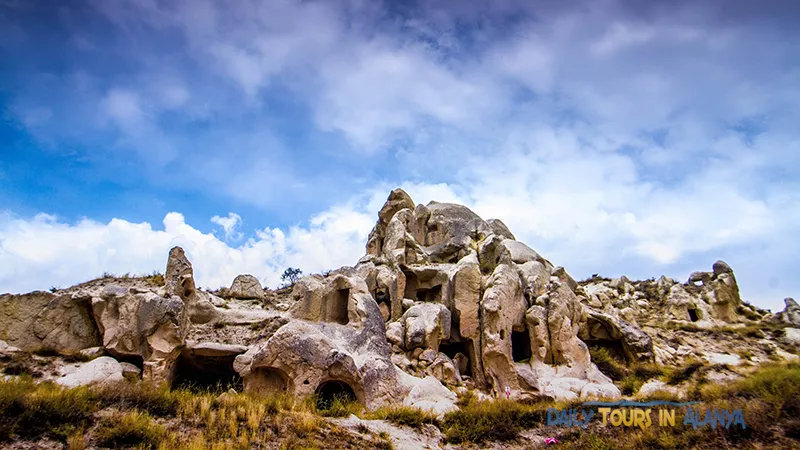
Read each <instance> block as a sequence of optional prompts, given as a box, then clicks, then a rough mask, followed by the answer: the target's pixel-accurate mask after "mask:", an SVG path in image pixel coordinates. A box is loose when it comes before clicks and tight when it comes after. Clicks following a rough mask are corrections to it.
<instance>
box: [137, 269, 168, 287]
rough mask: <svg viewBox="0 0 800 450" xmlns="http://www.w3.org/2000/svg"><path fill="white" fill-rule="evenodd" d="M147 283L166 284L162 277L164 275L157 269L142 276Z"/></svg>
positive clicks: (154, 284)
mask: <svg viewBox="0 0 800 450" xmlns="http://www.w3.org/2000/svg"><path fill="white" fill-rule="evenodd" d="M142 279H144V280H145V281H146V282H147V283H149V284H151V285H153V286H164V285H165V284H166V280H165V279H164V275H163V274H162V273H161V272H159V271H157V270H156V271H153V273H151V274H150V275H145V276H143V277H142Z"/></svg>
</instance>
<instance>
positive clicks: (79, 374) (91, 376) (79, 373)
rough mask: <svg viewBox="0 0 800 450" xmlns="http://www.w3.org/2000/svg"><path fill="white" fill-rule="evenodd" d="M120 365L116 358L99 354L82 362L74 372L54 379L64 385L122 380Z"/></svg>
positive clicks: (86, 384)
mask: <svg viewBox="0 0 800 450" xmlns="http://www.w3.org/2000/svg"><path fill="white" fill-rule="evenodd" d="M122 370H123V368H122V366H121V365H120V363H119V362H117V360H116V359H114V358H110V357H108V356H101V357H99V358H97V359H94V360H92V361H89V362H87V363H85V364H82V365H81V366H80V368H79V369H78V370H76V371H75V372H73V373H71V374H69V375H66V376H64V377H61V378H59V379H57V380H56V383H57V384H60V385H62V386H65V387H70V388H72V387H78V386H89V385H93V384H105V383H114V382H119V381H124V380H125V378H124V377H123V373H122Z"/></svg>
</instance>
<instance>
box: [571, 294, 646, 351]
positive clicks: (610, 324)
mask: <svg viewBox="0 0 800 450" xmlns="http://www.w3.org/2000/svg"><path fill="white" fill-rule="evenodd" d="M578 336H579V337H580V338H581V339H582V340H583V341H584V342H586V343H589V344H596V345H600V346H603V347H605V348H607V349H609V351H610V352H611V353H617V352H618V353H619V354H617V355H615V356H618V357H621V359H622V360H624V361H627V362H653V361H654V358H655V354H654V353H653V340H652V339H651V338H650V336H648V335H647V333H645V332H644V331H642V330H641V329H639V328H638V327H636V326H633V325H632V324H630V323H628V322H626V321H625V320H622V319H620V318H617V317H614V316H612V315H610V314H604V313H602V312H600V311H598V310H596V309H594V308H592V307H588V306H587V307H585V308H584V319H583V322H582V324H581V328H580V332H579V334H578Z"/></svg>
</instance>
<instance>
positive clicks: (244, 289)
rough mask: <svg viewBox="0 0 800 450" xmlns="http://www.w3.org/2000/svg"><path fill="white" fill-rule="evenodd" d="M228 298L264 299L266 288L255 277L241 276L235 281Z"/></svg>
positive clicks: (229, 290)
mask: <svg viewBox="0 0 800 450" xmlns="http://www.w3.org/2000/svg"><path fill="white" fill-rule="evenodd" d="M228 296H230V297H233V298H241V299H259V300H261V299H263V298H264V288H263V287H261V283H260V282H259V281H258V278H256V277H254V276H253V275H247V274H245V275H239V276H237V277H236V278H234V279H233V283H231V287H230V289H228Z"/></svg>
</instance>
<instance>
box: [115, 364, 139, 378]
mask: <svg viewBox="0 0 800 450" xmlns="http://www.w3.org/2000/svg"><path fill="white" fill-rule="evenodd" d="M119 365H120V366H121V367H122V376H123V377H124V378H125V379H126V380H128V381H136V380H139V379H141V378H142V370H141V369H139V368H138V367H136V366H135V365H133V364H131V363H128V362H121V363H119Z"/></svg>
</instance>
